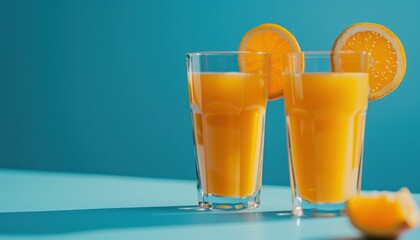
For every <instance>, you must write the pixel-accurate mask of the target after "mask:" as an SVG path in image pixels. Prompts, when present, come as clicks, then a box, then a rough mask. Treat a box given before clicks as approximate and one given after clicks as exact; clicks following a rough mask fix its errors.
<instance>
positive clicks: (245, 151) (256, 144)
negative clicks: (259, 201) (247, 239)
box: [188, 73, 267, 197]
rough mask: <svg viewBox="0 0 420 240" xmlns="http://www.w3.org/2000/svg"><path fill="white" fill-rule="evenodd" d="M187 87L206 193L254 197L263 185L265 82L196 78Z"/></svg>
mask: <svg viewBox="0 0 420 240" xmlns="http://www.w3.org/2000/svg"><path fill="white" fill-rule="evenodd" d="M188 84H189V93H190V104H191V109H192V115H193V125H194V126H193V129H194V141H195V146H196V149H195V150H196V155H197V174H199V175H200V176H199V178H200V179H201V188H202V191H203V192H204V194H207V195H216V196H229V197H246V196H250V195H252V194H253V193H254V192H255V190H256V189H259V188H260V186H261V179H260V176H261V174H260V172H261V167H262V164H261V161H262V155H263V141H264V121H265V110H266V105H267V83H266V80H265V78H264V77H262V76H261V75H258V74H251V73H192V74H190V76H189V81H188Z"/></svg>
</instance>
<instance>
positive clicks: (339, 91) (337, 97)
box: [284, 73, 369, 203]
mask: <svg viewBox="0 0 420 240" xmlns="http://www.w3.org/2000/svg"><path fill="white" fill-rule="evenodd" d="M292 79H293V80H292ZM368 92H369V86H368V74H367V73H307V74H306V73H304V74H301V75H294V76H292V75H285V85H284V101H285V111H286V121H287V131H288V137H289V139H288V141H289V161H290V164H291V168H290V169H291V170H290V171H291V172H290V175H291V176H292V177H291V182H292V187H293V188H295V189H297V192H298V193H299V195H300V197H302V199H303V200H306V201H309V202H313V203H339V202H343V201H345V200H347V199H348V198H349V197H351V196H353V195H355V194H356V193H357V191H358V189H360V179H359V176H360V174H359V173H358V171H360V169H361V168H359V165H360V164H361V159H362V149H363V139H364V125H365V115H366V110H367V104H368Z"/></svg>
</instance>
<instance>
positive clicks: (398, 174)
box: [0, 0, 420, 192]
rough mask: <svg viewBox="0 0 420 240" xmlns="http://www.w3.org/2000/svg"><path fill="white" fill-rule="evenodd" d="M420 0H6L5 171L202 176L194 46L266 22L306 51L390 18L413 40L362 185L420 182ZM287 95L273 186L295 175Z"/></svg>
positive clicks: (374, 113) (372, 136)
mask: <svg viewBox="0 0 420 240" xmlns="http://www.w3.org/2000/svg"><path fill="white" fill-rule="evenodd" d="M419 12H420V3H419V2H417V1H382V0H381V1H379V0H378V1H368V0H354V1H330V0H319V1H312V0H299V1H292V0H290V1H278V0H259V1H255V0H240V1H239V0H238V1H226V0H214V1H197V0H179V1H155V0H138V1H129V0H121V1H118V0H114V1H110V0H100V1H95V0H51V1H46V0H45V1H36V0H27V1H22V0H13V1H12V0H10V1H8V0H0V167H1V168H23V169H41V170H48V171H71V172H88V173H98V174H116V175H128V176H143V177H159V178H177V179H194V178H195V173H194V154H193V148H192V134H191V120H190V110H189V103H188V91H187V80H186V73H185V72H186V69H185V53H186V52H191V51H203V50H236V49H237V48H238V45H239V42H240V39H241V38H242V36H243V35H244V34H245V33H246V32H247V31H248V30H249V29H251V28H253V27H255V26H257V25H259V24H262V23H268V22H270V23H277V24H280V25H282V26H284V27H285V28H287V29H288V30H289V31H290V32H292V33H293V34H294V35H295V37H296V38H297V40H298V41H299V43H300V46H301V48H302V49H303V50H328V49H330V48H331V46H332V44H333V42H334V40H335V38H336V37H337V36H338V34H339V33H340V32H341V31H342V30H343V29H344V28H346V27H347V26H349V25H351V24H353V23H357V22H375V23H380V24H383V25H385V26H387V27H388V28H390V29H391V30H392V31H394V32H395V33H396V34H397V35H398V36H399V37H400V39H401V41H402V42H403V44H404V46H405V50H406V54H407V61H408V66H407V72H406V75H405V78H404V81H403V82H402V83H401V85H400V87H399V88H398V89H397V90H396V91H395V92H393V93H392V94H390V95H389V96H387V97H386V98H384V99H382V100H378V101H374V102H370V104H369V109H368V115H367V126H366V138H365V139H366V141H365V153H364V166H363V188H364V189H387V190H396V189H398V188H399V187H401V186H408V187H410V188H411V189H412V190H413V191H415V192H420V178H419V172H420V137H419V136H420V126H419V125H420V66H419V63H418V62H417V60H415V59H414V57H415V56H417V55H419V56H420V47H419V46H420V45H419V41H418V39H420V30H419V26H420V14H419ZM283 118H284V108H283V100H278V101H273V102H270V103H269V105H268V111H267V120H266V138H265V156H264V176H263V181H264V183H265V184H278V185H288V184H289V171H288V163H287V153H286V138H285V123H284V119H283Z"/></svg>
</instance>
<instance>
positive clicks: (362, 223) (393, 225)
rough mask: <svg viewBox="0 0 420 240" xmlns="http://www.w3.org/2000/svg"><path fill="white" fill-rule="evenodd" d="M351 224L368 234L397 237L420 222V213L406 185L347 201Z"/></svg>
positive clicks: (371, 235) (370, 235)
mask: <svg viewBox="0 0 420 240" xmlns="http://www.w3.org/2000/svg"><path fill="white" fill-rule="evenodd" d="M346 207H347V212H348V216H349V219H350V221H351V223H352V224H353V225H354V226H355V227H356V228H357V229H359V230H360V231H361V232H362V233H364V235H366V236H369V237H382V238H395V237H398V235H399V234H401V233H402V232H403V231H404V230H407V229H410V228H414V227H416V226H417V225H418V224H419V223H420V213H419V210H418V208H417V205H416V203H415V201H414V199H413V197H412V195H411V193H410V191H409V190H408V189H407V188H402V189H401V190H400V191H398V192H396V193H391V192H374V193H371V194H368V195H359V196H357V197H355V198H353V199H350V200H348V201H347V204H346Z"/></svg>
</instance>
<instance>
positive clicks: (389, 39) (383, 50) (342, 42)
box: [332, 23, 406, 100]
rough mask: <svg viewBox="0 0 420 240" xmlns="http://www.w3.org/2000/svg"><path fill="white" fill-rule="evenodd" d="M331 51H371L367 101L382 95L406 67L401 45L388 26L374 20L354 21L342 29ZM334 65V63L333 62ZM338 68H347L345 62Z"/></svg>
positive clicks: (396, 81)
mask: <svg viewBox="0 0 420 240" xmlns="http://www.w3.org/2000/svg"><path fill="white" fill-rule="evenodd" d="M332 50H333V51H343V50H351V51H360V52H368V53H370V54H371V57H372V61H371V63H370V64H371V68H370V70H369V86H370V94H369V100H376V99H380V98H382V97H385V96H386V95H388V94H389V93H391V92H392V91H393V90H395V89H396V88H397V87H398V85H399V84H400V82H401V81H402V79H403V77H404V74H405V70H406V58H405V52H404V47H403V45H402V43H401V41H400V40H399V39H398V37H397V36H396V35H395V34H394V33H393V32H392V31H391V30H389V29H388V28H386V27H384V26H382V25H380V24H376V23H357V24H353V25H351V26H350V27H348V28H346V29H345V30H344V31H343V32H342V33H341V34H340V35H339V36H338V38H337V39H336V40H335V42H334V46H333V49H332ZM333 66H334V63H333ZM341 66H342V68H343V69H342V70H341V71H346V70H349V71H351V66H350V64H349V66H347V69H346V64H345V61H343V62H342V63H341Z"/></svg>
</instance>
